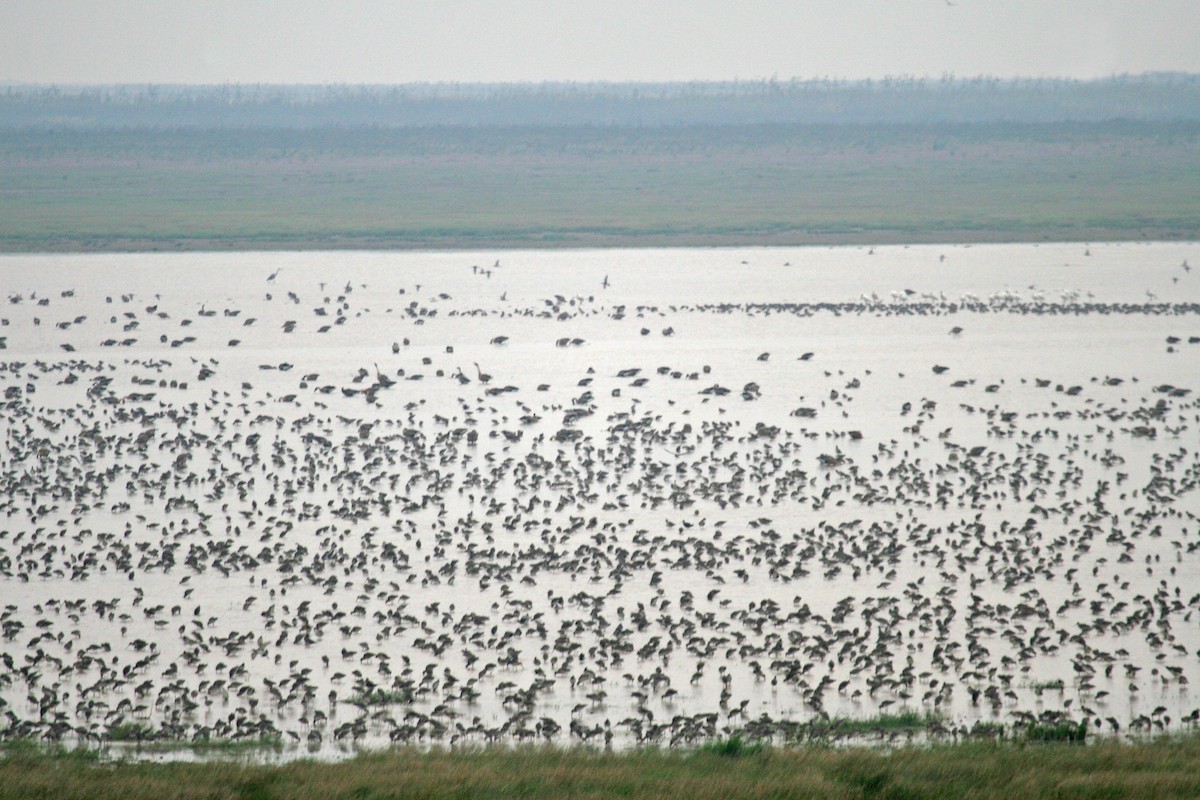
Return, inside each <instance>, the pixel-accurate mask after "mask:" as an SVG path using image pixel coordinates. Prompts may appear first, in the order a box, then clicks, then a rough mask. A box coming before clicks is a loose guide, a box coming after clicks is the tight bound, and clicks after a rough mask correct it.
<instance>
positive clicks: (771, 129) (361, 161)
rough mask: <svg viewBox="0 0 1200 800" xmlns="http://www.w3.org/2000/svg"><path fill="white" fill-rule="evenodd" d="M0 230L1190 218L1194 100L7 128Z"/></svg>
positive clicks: (892, 240)
mask: <svg viewBox="0 0 1200 800" xmlns="http://www.w3.org/2000/svg"><path fill="white" fill-rule="evenodd" d="M0 171H2V173H3V180H2V182H0V252H155V251H166V252H173V251H186V252H194V251H201V250H213V251H231V250H237V251H244V250H258V251H261V250H307V251H311V250H415V249H421V250H459V249H516V248H520V249H567V248H571V249H581V248H617V247H620V248H628V247H705V246H711V247H732V246H767V245H777V246H804V245H812V246H827V245H866V246H869V245H884V244H922V243H931V244H933V243H936V244H949V243H958V242H963V243H983V242H1102V241H1172V240H1174V241H1180V240H1195V239H1198V238H1200V122H1198V123H1194V124H1193V123H1188V124H1174V123H1171V124H1167V123H1162V124H1158V123H1145V124H1136V125H1131V124H1127V123H1124V122H1110V123H1096V124H1080V125H1050V126H1046V125H988V126H981V127H971V126H967V127H963V126H954V125H948V126H925V127H908V126H890V125H874V126H850V127H838V128H826V127H820V126H816V127H814V126H799V125H792V126H771V125H758V126H732V127H724V128H712V127H703V126H701V127H680V128H640V127H627V128H586V127H579V128H533V127H527V128H503V127H497V128H469V127H460V128H447V129H438V130H432V129H423V130H390V129H374V128H350V129H312V130H273V131H244V130H232V129H229V130H225V129H213V130H172V131H167V130H149V129H130V130H109V131H100V130H94V131H71V130H63V131H32V130H24V131H21V130H0Z"/></svg>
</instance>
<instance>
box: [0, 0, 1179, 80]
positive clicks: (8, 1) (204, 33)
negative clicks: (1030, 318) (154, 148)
mask: <svg viewBox="0 0 1200 800" xmlns="http://www.w3.org/2000/svg"><path fill="white" fill-rule="evenodd" d="M1197 41H1200V0H779V1H778V2H763V1H760V0H733V1H732V2H729V1H725V0H720V1H718V0H603V2H601V1H600V0H508V1H505V0H490V1H489V0H370V1H369V2H365V1H364V0H325V1H324V2H318V1H317V0H236V1H233V0H2V2H0V81H6V82H22V83H24V82H34V83H209V84H211V83H410V82H516V81H691V80H732V79H742V80H754V79H761V78H771V77H776V78H778V79H780V80H787V79H790V78H818V77H836V78H851V79H858V78H880V77H885V76H898V75H913V76H931V77H938V76H941V75H944V74H947V73H951V74H954V75H958V76H975V75H991V76H998V77H1014V76H1033V77H1074V78H1093V77H1104V76H1108V75H1114V74H1122V73H1142V72H1155V71H1182V72H1200V47H1198V46H1197Z"/></svg>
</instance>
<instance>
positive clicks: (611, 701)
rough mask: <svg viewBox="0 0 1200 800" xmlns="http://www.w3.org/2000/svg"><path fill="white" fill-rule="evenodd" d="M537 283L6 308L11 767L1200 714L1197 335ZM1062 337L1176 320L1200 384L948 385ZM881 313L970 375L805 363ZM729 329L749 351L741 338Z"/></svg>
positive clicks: (1184, 370) (932, 363)
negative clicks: (16, 762)
mask: <svg viewBox="0 0 1200 800" xmlns="http://www.w3.org/2000/svg"><path fill="white" fill-rule="evenodd" d="M881 252H882V251H881ZM231 257H233V256H231ZM877 257H878V256H877ZM1183 267H1184V268H1185V269H1183V270H1182V271H1181V274H1180V276H1179V277H1183V278H1184V279H1185V280H1190V279H1191V278H1190V277H1189V275H1188V273H1189V272H1190V269H1188V268H1187V263H1186V262H1184V265H1183ZM509 269H514V268H513V267H510V266H509V265H507V264H506V265H502V264H501V263H500V261H496V263H495V264H494V265H493V266H492V267H489V268H486V269H485V268H482V267H479V266H478V265H476V266H472V267H471V268H470V278H469V280H470V281H474V282H475V283H474V284H472V285H474V286H477V287H478V288H477V290H476V292H475V295H476V296H478V297H480V298H483V297H487V296H491V297H492V299H491V300H475V301H472V300H456V299H455V298H454V296H452V295H451V294H450V293H449V291H446V290H443V288H439V287H438V286H435V285H432V283H430V281H433V282H434V283H436V278H427V279H426V282H425V283H422V284H416V283H413V282H406V281H403V280H401V279H399V278H398V277H397V276H396V275H394V274H390V273H389V272H388V271H387V270H383V269H381V270H379V271H378V273H377V274H375V275H373V276H372V278H371V280H370V282H369V284H374V285H369V284H365V283H363V282H353V281H351V282H344V281H342V282H338V283H337V284H333V283H329V282H322V281H321V280H319V279H318V276H312V275H305V274H289V270H288V269H287V268H284V269H282V270H276V271H274V272H272V273H271V274H270V275H269V276H266V281H265V283H264V276H262V275H258V276H257V277H254V276H247V277H246V280H245V288H244V289H243V290H242V291H243V293H242V294H241V295H237V296H233V297H224V298H218V297H216V296H205V297H196V296H194V295H193V294H191V293H189V292H185V291H180V292H178V293H177V294H171V293H166V292H160V293H157V294H153V295H148V296H147V295H143V294H142V293H140V292H139V291H138V290H136V289H128V290H126V291H124V293H123V292H122V290H121V288H120V285H121V284H120V276H119V274H114V275H111V276H107V277H106V278H105V280H100V279H98V278H96V276H90V277H89V278H88V279H87V280H86V288H85V287H84V286H80V287H78V288H73V287H69V286H55V287H46V288H43V289H40V290H38V291H36V292H33V291H30V292H27V293H18V292H15V291H14V292H9V293H8V294H7V296H6V298H5V299H4V308H3V310H2V311H0V317H2V319H0V323H2V325H3V329H0V348H3V350H0V392H2V393H3V415H2V416H0V436H2V438H3V462H2V464H3V468H2V469H0V482H2V484H3V491H2V492H0V498H3V499H0V512H2V514H3V516H2V517H0V636H2V639H0V641H2V642H3V645H2V647H0V738H16V737H34V738H39V739H45V740H57V741H76V742H84V743H93V742H110V741H139V742H141V741H151V740H164V741H170V742H205V741H227V740H268V741H276V740H280V741H283V742H284V743H292V744H293V746H294V747H295V748H296V749H297V750H301V751H320V750H324V749H330V748H333V749H336V748H352V747H354V746H356V745H379V744H381V743H388V742H398V743H410V744H411V743H438V744H479V743H494V742H503V743H508V742H519V741H535V740H536V741H551V742H559V743H572V742H574V743H580V742H582V743H592V744H597V745H606V746H641V745H651V744H654V745H666V746H686V745H694V744H696V743H700V742H704V741H707V740H711V739H713V738H714V737H718V736H728V735H733V734H738V735H743V736H748V737H752V738H770V739H776V740H784V739H789V738H795V737H797V736H803V735H804V734H805V731H810V730H813V727H812V726H813V723H814V721H815V722H828V721H830V720H836V719H839V718H858V719H867V718H873V717H876V716H878V715H880V714H892V713H896V712H899V711H902V710H903V711H913V712H916V713H918V714H924V715H928V716H927V721H928V725H927V732H928V733H929V734H931V735H947V736H969V735H972V734H973V733H980V732H987V731H994V730H995V729H996V726H1008V727H1020V726H1022V725H1027V724H1031V723H1033V722H1038V721H1043V722H1044V721H1047V720H1049V721H1068V720H1069V721H1072V722H1080V721H1081V722H1084V723H1086V724H1087V725H1089V726H1090V727H1092V728H1094V729H1095V730H1096V731H1097V732H1108V733H1114V734H1117V733H1119V734H1122V735H1124V734H1126V733H1152V732H1155V731H1160V730H1178V729H1181V728H1183V727H1185V726H1190V725H1195V723H1196V722H1197V721H1200V698H1198V697H1197V696H1196V695H1195V693H1194V692H1193V690H1192V689H1191V687H1190V684H1189V680H1192V679H1195V677H1196V663H1197V659H1198V658H1200V616H1197V614H1198V612H1200V564H1198V558H1200V557H1198V556H1197V552H1196V551H1197V549H1198V548H1200V524H1198V522H1197V515H1198V513H1200V459H1198V458H1197V448H1196V442H1197V434H1196V431H1197V428H1198V423H1200V394H1197V393H1195V391H1194V384H1195V382H1196V379H1197V378H1200V369H1198V368H1197V363H1198V361H1197V357H1198V356H1200V337H1198V336H1196V335H1194V334H1195V333H1200V320H1198V316H1200V305H1197V304H1196V303H1188V302H1171V301H1170V300H1169V299H1163V300H1158V299H1155V300H1154V301H1153V302H1137V301H1134V302H1119V303H1102V302H1096V301H1094V300H1090V299H1087V298H1085V297H1084V296H1082V295H1081V294H1080V293H1077V292H1076V293H1070V294H1064V295H1063V296H1062V297H1060V298H1053V299H1047V298H1046V297H1045V296H1043V295H1042V294H1040V293H1037V292H1035V293H1034V294H1033V295H1021V294H1018V293H1015V292H1011V291H1005V292H1000V293H997V294H994V295H992V296H986V297H976V296H973V295H964V296H961V297H955V298H947V297H946V296H945V295H944V294H941V293H921V292H918V291H914V290H897V292H896V293H894V294H892V295H890V296H888V297H880V296H878V295H863V296H861V297H858V298H855V299H851V300H839V301H832V300H812V301H805V302H763V303H752V304H745V303H732V302H729V303H727V302H721V301H720V300H715V299H714V301H713V302H711V303H693V304H686V305H685V304H678V305H674V306H670V307H666V306H662V305H652V304H649V303H647V304H645V305H637V304H629V303H619V302H615V301H614V300H612V299H611V298H610V294H609V293H610V292H612V291H615V287H614V285H613V284H614V283H615V282H610V280H609V275H607V274H606V275H604V279H603V282H600V281H597V282H596V284H595V286H594V287H593V288H591V289H588V290H585V291H582V292H578V291H576V292H575V293H570V292H564V293H562V294H556V293H554V292H552V291H548V292H546V293H545V296H542V297H535V298H528V299H525V300H522V299H514V300H509V299H508V291H507V290H506V291H505V292H504V294H499V293H497V292H493V291H492V289H493V287H494V286H495V285H497V284H498V283H499V281H497V280H496V278H494V277H493V276H498V277H499V278H500V281H502V280H503V273H504V271H505V270H509ZM296 272H299V271H298V270H297V271H296ZM79 280H80V281H81V283H83V282H84V277H83V276H82V274H80V277H79ZM573 281H574V282H575V283H578V280H577V279H576V278H574V277H573V276H571V275H570V274H559V275H554V276H547V277H546V280H545V282H546V283H547V284H554V283H561V284H563V285H571V284H572V282H573ZM380 285H386V288H384V289H381V288H380ZM489 292H490V293H491V294H490V295H488V294H487V293H489ZM495 296H499V297H500V298H501V300H496V299H495ZM364 297H370V298H372V300H371V301H370V303H368V301H366V300H360V298H364ZM381 298H386V300H385V302H388V303H389V306H388V307H387V308H386V309H383V308H380V307H379V306H378V305H376V304H375V302H374V300H378V299H381ZM1031 315H1036V316H1039V317H1043V318H1048V319H1056V320H1061V325H1062V326H1064V327H1063V328H1062V329H1063V330H1068V329H1070V330H1082V331H1085V332H1086V331H1087V330H1088V326H1089V325H1091V324H1093V323H1094V321H1095V320H1097V319H1101V318H1109V317H1119V318H1121V319H1122V320H1127V321H1128V325H1129V326H1130V329H1131V330H1132V329H1135V328H1136V327H1137V326H1138V325H1139V324H1141V323H1143V322H1144V321H1146V320H1165V321H1166V322H1167V324H1169V325H1171V326H1176V327H1177V328H1178V333H1177V334H1172V335H1171V336H1170V337H1169V339H1167V340H1166V341H1165V342H1158V343H1156V344H1155V347H1156V348H1162V347H1163V346H1165V348H1166V350H1167V352H1169V353H1170V354H1171V357H1172V358H1175V359H1176V361H1175V362H1174V363H1177V364H1178V365H1179V378H1178V379H1177V380H1175V381H1172V382H1170V383H1164V382H1153V383H1151V382H1146V381H1143V380H1141V379H1140V376H1139V375H1138V374H1136V372H1134V373H1128V372H1127V373H1125V374H1114V373H1112V372H1111V371H1110V370H1108V369H1106V365H1105V364H1096V365H1095V374H1094V375H1093V376H1091V377H1090V378H1089V379H1088V380H1086V381H1080V382H1078V383H1076V382H1072V381H1070V380H1066V381H1063V380H1060V379H1058V378H1056V377H1055V376H1054V375H1042V374H1041V373H1040V371H1039V365H1038V364H1036V363H1029V364H1019V365H1009V368H1008V371H1006V372H1004V374H1001V372H1000V371H997V372H995V373H989V372H987V371H986V370H984V369H980V368H979V367H978V364H976V365H975V366H974V367H963V366H961V364H964V363H971V362H967V361H966V360H963V361H961V362H956V361H955V360H954V359H953V358H950V357H949V354H950V353H951V352H952V351H953V348H955V347H960V346H963V345H964V343H967V344H969V340H970V339H971V336H972V332H973V328H974V327H976V323H977V322H979V321H981V320H984V319H989V320H992V321H993V322H994V321H995V320H996V319H997V318H999V319H1001V320H1002V321H1003V320H1008V321H1009V322H1008V323H1003V322H1002V324H1011V325H1014V326H1018V325H1021V324H1023V323H1024V319H1025V318H1026V317H1028V316H1031ZM848 320H865V321H867V322H869V324H872V325H878V326H879V330H884V331H886V330H904V329H905V328H904V326H914V325H915V326H919V327H920V330H922V331H924V330H933V329H934V328H936V330H937V334H936V342H937V346H938V348H939V349H937V350H933V351H930V352H912V353H902V354H898V355H895V357H897V358H899V357H903V358H904V359H905V360H906V361H907V363H908V364H909V367H908V368H907V369H906V370H904V371H903V373H900V372H897V373H895V374H888V375H886V376H885V375H884V374H883V373H884V371H885V366H887V364H890V363H891V362H889V361H887V359H886V358H884V357H883V356H881V355H879V351H880V350H883V349H886V348H887V345H886V343H882V342H880V341H879V340H874V339H870V338H865V337H859V339H856V340H854V344H853V347H855V348H856V350H855V353H854V355H853V357H847V356H846V353H845V352H844V351H843V352H841V353H840V355H838V356H836V357H835V356H834V355H832V354H831V353H830V352H829V351H826V352H823V351H822V348H821V347H819V346H815V345H813V344H812V339H811V338H810V339H808V340H807V341H806V340H805V336H804V334H805V333H806V332H810V331H812V330H816V329H817V328H818V327H824V328H833V329H835V330H836V329H837V328H838V326H842V325H846V324H848V322H847V321H848ZM723 324H724V325H732V326H740V328H741V329H742V330H744V331H746V332H747V333H746V335H745V338H744V342H743V345H742V347H741V349H739V350H734V351H728V352H717V351H716V350H715V349H713V346H712V343H711V341H710V340H709V339H708V338H705V337H707V336H709V335H710V333H709V332H710V331H718V332H720V331H723V330H725V328H722V327H721V326H722V325H723ZM767 328H770V330H772V331H782V332H783V334H784V336H783V337H775V338H772V339H770V340H769V341H770V345H766V344H760V343H759V340H758V339H757V338H756V337H757V335H758V334H757V333H756V332H758V331H762V330H765V329H767ZM730 329H731V330H732V329H735V328H730ZM1189 329H1190V331H1192V335H1189V333H1188V331H1189ZM499 331H504V332H503V333H500V332H499ZM793 334H794V335H793ZM763 341H766V339H764V340H763ZM931 341H933V340H932V339H931ZM297 342H299V343H297ZM606 342H609V343H614V342H615V343H616V344H612V346H606ZM641 343H650V345H652V347H649V349H646V350H642V349H639V345H640V344H641ZM974 346H977V347H980V348H982V351H983V352H987V344H986V342H985V343H980V344H977V345H974ZM747 347H748V348H751V350H753V352H750V351H748V350H746V348H747ZM768 347H770V349H767V348H768ZM942 348H945V349H942ZM994 356H995V357H996V358H997V359H1001V360H1002V359H1003V358H1004V355H1003V354H1002V353H995V354H994ZM873 359H877V360H878V363H877V362H876V361H873ZM885 362H886V363H885Z"/></svg>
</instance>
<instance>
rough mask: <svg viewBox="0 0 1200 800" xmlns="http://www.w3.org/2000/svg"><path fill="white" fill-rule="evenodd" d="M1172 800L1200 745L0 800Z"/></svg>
mask: <svg viewBox="0 0 1200 800" xmlns="http://www.w3.org/2000/svg"><path fill="white" fill-rule="evenodd" d="M1018 796H1019V797H1022V798H1024V800H1036V798H1043V797H1045V798H1050V797H1053V798H1117V797H1119V798H1143V797H1146V798H1149V797H1154V798H1173V797H1180V798H1182V797H1196V796H1200V740H1198V739H1196V738H1195V737H1188V738H1182V739H1174V738H1164V739H1160V740H1156V741H1153V742H1147V743H1141V744H1121V743H1117V742H1105V743H1100V744H1095V745H1091V746H1070V745H1028V744H1026V745H1019V744H1014V743H1011V742H1006V743H998V744H997V743H969V744H959V745H947V746H938V747H933V748H928V749H918V748H911V749H899V750H893V751H882V750H873V749H829V748H819V747H808V748H798V749H789V750H781V749H771V748H765V749H759V748H754V747H733V748H731V747H728V746H723V747H722V746H717V747H709V748H706V749H702V750H700V751H697V752H693V753H680V752H672V751H648V752H638V753H630V754H611V753H591V752H583V751H562V750H536V749H529V750H497V751H485V752H476V753H466V754H463V753H442V752H435V753H427V754H421V753H416V752H410V751H398V752H391V753H378V754H372V755H365V756H360V757H358V758H354V759H352V760H349V761H344V762H340V763H315V762H293V763H289V764H285V765H281V766H263V765H253V764H246V763H233V762H227V761H226V762H208V763H198V764H183V763H176V764H150V763H117V764H105V763H100V762H98V761H97V760H96V759H95V758H94V757H91V756H87V755H79V754H72V753H59V754H54V753H47V752H45V751H41V750H37V749H31V748H18V749H15V750H14V749H10V750H9V751H8V753H7V755H6V757H5V758H4V760H3V762H0V798H28V797H39V798H97V799H98V800H103V799H104V798H114V799H119V800H137V799H138V798H255V799H259V798H261V799H264V800H265V798H357V799H360V800H361V799H362V798H385V797H386V798H407V797H412V798H481V797H497V798H509V797H511V798H517V797H520V798H542V797H545V798H563V797H593V798H605V797H623V798H659V797H662V798H666V797H687V798H690V799H691V800H704V798H767V797H771V798H778V797H811V798H864V797H882V798H961V797H972V798H1011V797H1018Z"/></svg>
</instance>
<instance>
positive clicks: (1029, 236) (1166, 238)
mask: <svg viewBox="0 0 1200 800" xmlns="http://www.w3.org/2000/svg"><path fill="white" fill-rule="evenodd" d="M1170 241H1175V242H1189V241H1200V230H1195V229H1194V230H1185V229H1179V228H1153V227H1146V228H1139V229H1136V230H1127V229H1121V228H1110V229H1105V228H1089V229H1072V230H1061V229H1053V228H1048V229H1045V230H1036V231H1028V230H1020V231H1003V230H997V231H979V230H969V229H963V230H942V231H930V232H919V231H918V232H914V231H874V232H871V233H869V234H868V233H846V234H837V233H820V232H817V233H813V232H804V231H797V232H795V233H780V234H773V235H738V234H729V233H714V234H703V233H699V234H697V233H692V234H677V235H673V234H646V235H628V234H614V235H604V234H594V233H578V234H575V233H571V232H566V233H557V234H556V235H554V236H553V237H542V238H539V237H535V236H527V237H522V236H503V235H499V236H479V237H472V236H459V237H444V238H399V237H398V238H379V237H353V236H328V237H308V238H303V239H287V238H279V239H271V238H266V239H260V238H230V237H214V238H211V239H209V238H203V239H201V238H190V239H173V240H165V241H164V240H158V239H136V238H113V239H111V240H100V241H97V240H95V239H88V240H84V239H69V238H68V239H56V240H46V241H31V242H28V243H25V242H19V243H13V242H4V241H0V255H20V254H28V255H35V254H47V255H49V254H56V253H61V254H88V253H130V254H133V253H203V252H216V253H230V252H321V251H356V250H357V251H376V252H387V251H397V252H405V251H414V250H443V251H468V250H588V249H597V250H620V249H639V248H647V249H652V248H677V247H871V246H888V245H933V244H944V245H955V244H1052V243H1072V242H1078V243H1087V244H1101V243H1106V242H1109V243H1117V242H1170Z"/></svg>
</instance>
